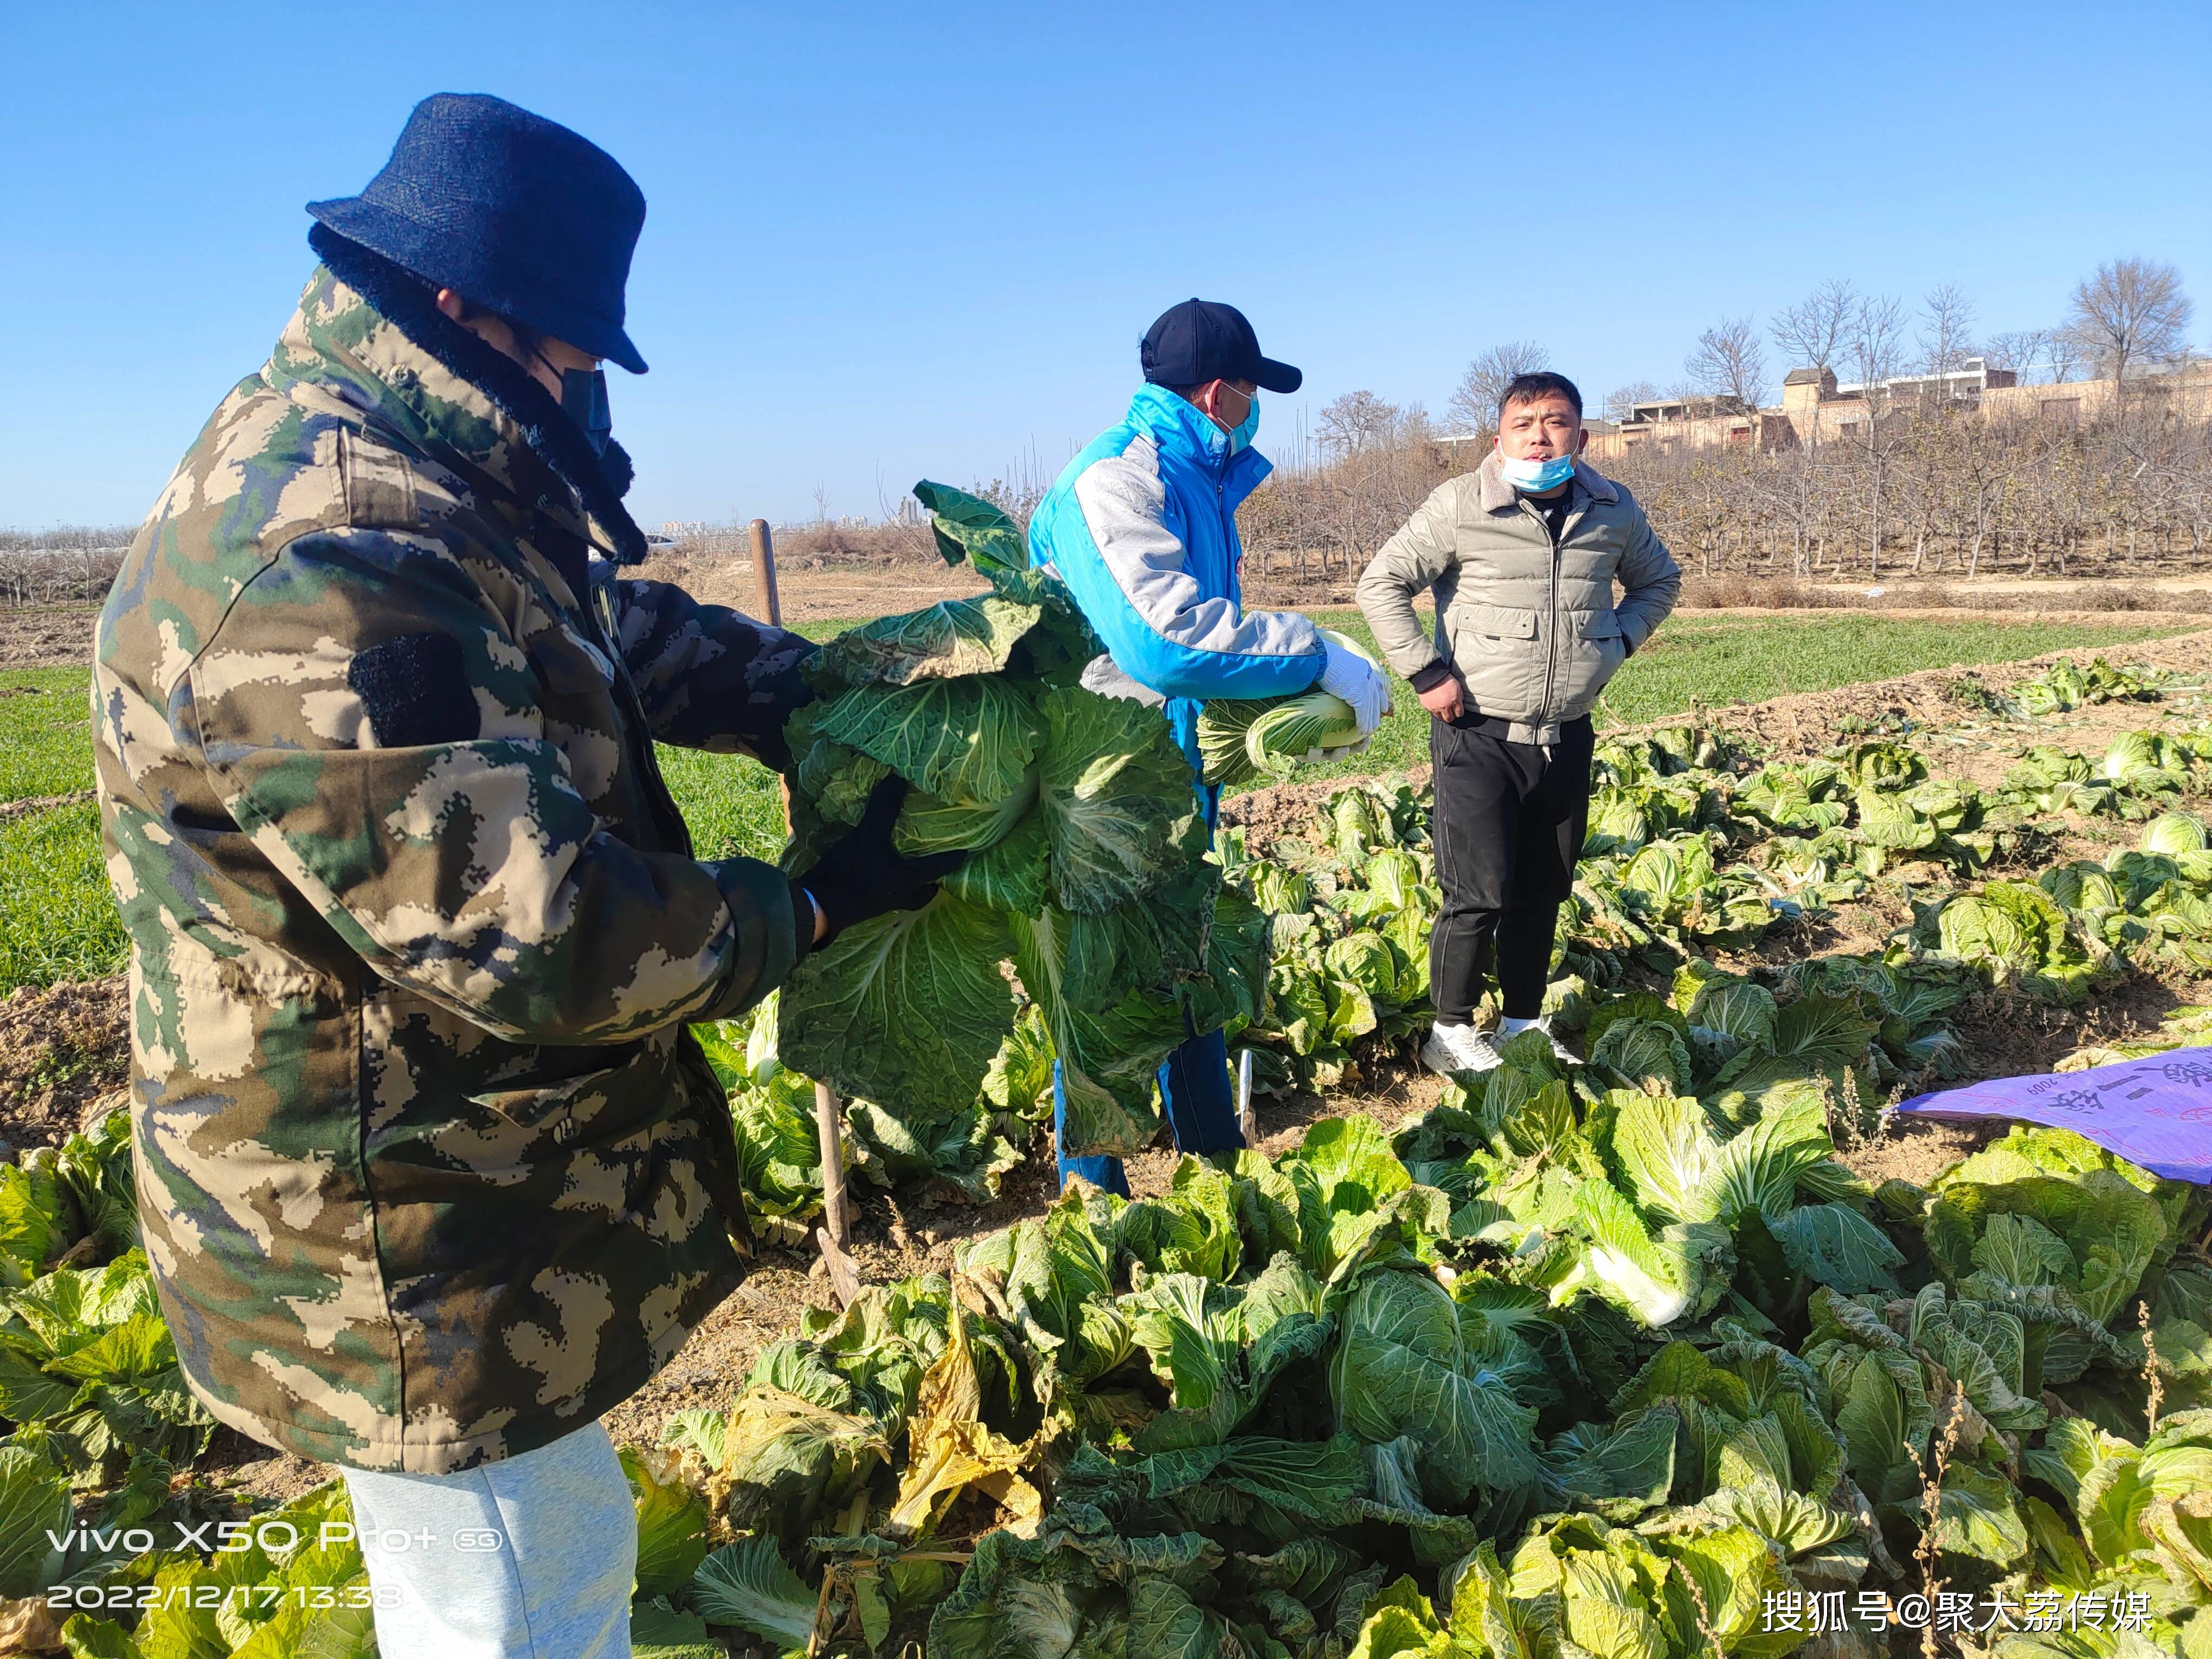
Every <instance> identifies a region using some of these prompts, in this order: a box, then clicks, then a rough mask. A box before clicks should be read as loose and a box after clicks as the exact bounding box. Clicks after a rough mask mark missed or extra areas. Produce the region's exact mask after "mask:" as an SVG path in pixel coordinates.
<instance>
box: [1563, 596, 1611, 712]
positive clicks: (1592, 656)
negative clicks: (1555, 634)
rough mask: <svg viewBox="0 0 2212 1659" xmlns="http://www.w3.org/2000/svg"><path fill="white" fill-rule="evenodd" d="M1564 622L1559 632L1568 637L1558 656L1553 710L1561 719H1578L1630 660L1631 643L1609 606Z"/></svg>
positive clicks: (1571, 615) (1578, 613) (1572, 616)
mask: <svg viewBox="0 0 2212 1659" xmlns="http://www.w3.org/2000/svg"><path fill="white" fill-rule="evenodd" d="M1563 621H1564V623H1565V625H1564V626H1563V627H1562V628H1561V629H1560V630H1559V631H1560V633H1561V634H1562V635H1564V636H1565V640H1563V641H1562V648H1561V650H1560V653H1559V695H1558V696H1557V698H1556V699H1555V702H1554V707H1555V708H1556V709H1557V711H1558V714H1559V718H1560V719H1561V720H1579V719H1580V718H1581V717H1582V716H1583V715H1584V714H1588V713H1589V711H1590V709H1591V708H1592V707H1593V706H1594V705H1595V703H1596V702H1597V699H1598V694H1599V693H1600V692H1601V691H1603V690H1605V688H1606V683H1607V681H1609V680H1610V679H1612V678H1613V676H1614V675H1615V674H1616V673H1618V672H1619V671H1620V665H1621V664H1622V663H1624V662H1626V660H1627V659H1628V641H1627V639H1626V637H1625V636H1624V635H1622V633H1621V631H1620V617H1618V616H1616V615H1614V613H1613V609H1612V607H1611V606H1609V605H1608V606H1607V607H1606V608H1605V609H1604V610H1601V611H1575V612H1572V613H1571V614H1570V615H1569V616H1567V617H1565V618H1564V619H1563ZM1566 641H1572V642H1571V644H1570V643H1566Z"/></svg>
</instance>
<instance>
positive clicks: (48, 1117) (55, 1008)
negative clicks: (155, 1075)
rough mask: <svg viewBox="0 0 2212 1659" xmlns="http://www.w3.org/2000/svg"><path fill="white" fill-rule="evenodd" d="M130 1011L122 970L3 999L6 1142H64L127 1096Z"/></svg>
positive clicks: (20, 1147) (1, 1104) (1, 1080)
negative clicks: (110, 976)
mask: <svg viewBox="0 0 2212 1659" xmlns="http://www.w3.org/2000/svg"><path fill="white" fill-rule="evenodd" d="M127 1017H128V1003H127V998H126V994H125V981H123V979H122V978H121V977H120V976H118V977H116V978H114V979H97V980H89V981H84V982H82V983H79V984H74V985H57V986H54V987H51V988H50V989H47V990H35V989H33V987H30V986H27V985H25V986H19V987H16V988H15V991H14V992H12V993H11V994H9V996H8V997H7V998H6V999H5V1000H0V1145H4V1146H8V1147H9V1148H11V1149H12V1150H13V1152H14V1153H21V1152H27V1151H29V1150H30V1149H31V1148H32V1147H34V1146H60V1145H61V1144H62V1142H63V1141H64V1140H66V1139H69V1137H70V1135H71V1134H73V1133H75V1132H76V1129H77V1127H79V1126H80V1125H81V1124H82V1122H84V1121H86V1119H87V1118H88V1117H90V1116H92V1115H94V1109H95V1108H97V1109H98V1110H100V1111H105V1110H106V1109H107V1108H108V1106H109V1105H110V1104H111V1103H113V1104H120V1103H122V1102H121V1097H120V1096H119V1095H118V1092H117V1091H119V1090H120V1089H122V1088H123V1086H124V1085H125V1084H126V1083H127V1082H128V1081H129V1080H130V1072H131V1034H130V1028H129V1027H128V1026H127V1025H126V1024H125V1019H126V1018H127ZM7 1161H9V1162H12V1161H13V1158H12V1157H10V1158H9V1159H8V1160H7Z"/></svg>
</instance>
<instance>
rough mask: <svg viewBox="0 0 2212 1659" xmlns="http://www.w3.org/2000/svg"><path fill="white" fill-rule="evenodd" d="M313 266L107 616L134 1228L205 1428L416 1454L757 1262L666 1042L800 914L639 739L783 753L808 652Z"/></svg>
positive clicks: (593, 473)
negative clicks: (661, 567) (206, 1411)
mask: <svg viewBox="0 0 2212 1659" xmlns="http://www.w3.org/2000/svg"><path fill="white" fill-rule="evenodd" d="M483 102H484V103H486V104H496V102H497V100H483ZM425 107H426V108H428V106H427V105H426V106H425ZM500 107H501V109H504V110H509V111H511V109H512V106H500ZM515 113H517V114H519V113H520V112H515ZM419 114H420V112H418V115H419ZM544 125H548V126H550V124H544ZM410 131H411V129H410ZM556 131H562V132H565V129H556ZM568 136H569V137H573V135H568ZM577 142H579V143H580V142H581V141H577ZM594 153H595V154H596V152H594ZM610 165H611V163H610ZM624 178H625V179H626V175H624ZM638 205H639V216H640V217H641V216H642V198H641V197H640V198H639V204H638ZM633 236H634V232H633ZM311 240H313V242H314V245H315V246H316V248H317V250H318V252H320V253H321V254H322V256H323V258H324V263H323V264H322V265H321V266H320V267H319V269H317V270H316V271H315V272H314V274H313V276H312V278H311V279H310V280H309V282H308V283H307V290H306V292H305V294H304V295H302V296H301V301H300V306H299V310H298V312H297V313H296V314H295V316H294V317H293V318H292V320H291V321H290V323H289V325H287V326H286V328H285V330H284V331H283V337H282V338H281V339H280V340H279V341H278V343H277V345H276V350H275V352H274V354H273V355H272V356H270V360H269V362H267V363H266V364H265V365H264V367H263V368H261V369H260V370H259V371H258V373H256V374H252V375H250V376H248V377H247V378H246V380H243V381H241V382H240V384H239V385H238V386H237V387H236V388H234V390H233V391H232V392H230V394H229V395H228V397H226V398H224V399H223V400H222V404H221V405H220V406H219V407H218V408H217V409H216V412H215V414H214V416H213V417H212V418H211V419H210V421H209V422H208V424H207V426H206V428H204V430H203V431H202V433H201V435H200V436H199V438H198V440H197V442H196V443H195V444H194V445H193V446H192V448H191V452H190V453H188V454H187V455H186V456H185V459H184V461H183V463H182V464H181V465H179V467H178V468H177V470H176V472H175V475H174V476H173V477H172V478H171V480H170V482H169V483H168V485H167V488H166V489H164V490H163V492H162V494H161V499H160V501H158V502H157V503H156V505H155V508H154V511H153V513H152V515H151V517H150V518H149V520H147V522H146V524H145V526H144V527H143V529H142V530H141V531H140V532H139V534H138V537H137V541H136V542H135V544H133V546H132V548H131V552H130V556H129V557H128V559H127V561H126V562H125V566H124V568H123V571H122V574H121V575H120V576H119V577H118V580H117V581H116V584H115V587H114V590H113V592H112V595H111V596H110V598H109V599H108V602H107V605H106V609H105V610H104V611H103V612H102V614H101V616H100V623H99V632H98V665H97V668H96V670H95V673H94V704H95V708H94V713H95V724H96V726H97V729H98V742H99V775H100V803H101V810H102V818H103V823H104V827H105V830H106V839H107V846H108V868H109V872H110V876H111V878H112V883H113V885H114V888H115V891H116V894H117V896H118V900H119V902H120V903H121V906H122V911H123V915H124V918H125V924H126V926H127V927H128V929H129V932H130V935H131V945H132V950H131V1032H132V1051H133V1060H134V1068H133V1069H134V1078H133V1083H134V1090H135V1097H136V1099H135V1126H136V1141H135V1145H136V1151H137V1173H138V1188H139V1208H140V1213H141V1217H142V1220H143V1232H144V1238H145V1243H146V1249H147V1251H148V1254H149V1257H150V1258H151V1261H152V1264H153V1270H154V1273H155V1279H156V1281H157V1283H158V1284H159V1286H160V1289H161V1302H162V1307H163V1310H164V1312H165V1313H166V1315H167V1317H168V1320H169V1322H170V1324H171V1326H172V1327H173V1329H174V1331H175V1334H176V1340H177V1349H178V1352H179V1358H180V1360H181V1363H182V1365H183V1369H184V1371H185V1376H186V1377H187V1378H188V1380H189V1381H190V1383H191V1386H192V1388H193V1389H194V1391H195V1392H196V1393H197V1395H199V1396H200V1397H201V1398H202V1399H203V1400H204V1401H206V1402H207V1404H208V1406H209V1407H210V1410H212V1411H213V1412H214V1413H215V1414H216V1417H217V1418H219V1419H221V1420H222V1421H223V1422H224V1423H226V1424H228V1425H231V1426H232V1427H234V1428H236V1429H238V1430H239V1431H241V1432H243V1433H245V1434H247V1435H250V1436H252V1437H253V1438H255V1439H257V1440H260V1441H263V1442H265V1443H269V1444H270V1445H273V1446H278V1447H282V1448H283V1449H287V1450H289V1451H293V1452H296V1453H299V1454H301V1455H305V1456H308V1457H312V1458H317V1459H323V1460H327V1461H331V1462H338V1463H341V1464H344V1465H348V1466H350V1467H351V1468H356V1469H362V1470H389V1471H399V1472H407V1473H422V1474H442V1473H445V1472H448V1471H453V1470H459V1469H463V1468H468V1467H470V1466H471V1465H474V1464H477V1463H479V1462H484V1461H486V1460H493V1459H500V1458H504V1457H511V1456H514V1455H519V1454H521V1453H524V1452H527V1451H530V1450H532V1449H535V1448H538V1447H541V1446H544V1445H546V1444H548V1443H551V1442H553V1441H555V1440H556V1439H558V1438H560V1437H562V1436H565V1435H567V1434H568V1433H569V1431H572V1430H575V1429H578V1428H580V1427H581V1426H583V1425H586V1424H589V1423H591V1422H592V1421H593V1420H594V1419H597V1418H598V1417H599V1415H600V1414H601V1413H604V1412H605V1411H606V1410H607V1409H608V1408H609V1407H611V1406H613V1405H614V1404H616V1403H617V1402H618V1401H621V1400H623V1398H624V1397H626V1396H627V1395H629V1394H631V1393H632V1392H634V1391H635V1389H637V1388H638V1387H639V1386H640V1385H641V1384H642V1383H644V1382H645V1381H646V1379H647V1377H648V1376H651V1375H652V1373H653V1371H654V1370H656V1369H657V1368H658V1367H659V1366H660V1365H662V1364H665V1363H666V1362H667V1361H668V1360H669V1359H670V1358H671V1357H672V1356H673V1355H674V1354H675V1352H676V1351H677V1350H678V1348H679V1347H680V1346H682V1345H683V1343H684V1339H685V1337H686V1336H687V1335H688V1334H689V1333H690V1330H691V1328H692V1327H693V1326H694V1325H695V1324H696V1322H698V1320H699V1319H700V1318H701V1317H702V1316H703V1315H704V1314H705V1313H706V1311H707V1310H709V1309H711V1308H712V1307H713V1306H714V1304H716V1303H717V1302H718V1301H719V1300H720V1298H721V1297H723V1296H724V1295H726V1293H727V1292H728V1291H729V1290H730V1289H731V1288H732V1285H734V1284H735V1283H736V1282H737V1280H738V1277H739V1272H738V1255H737V1250H736V1249H735V1248H733V1242H732V1237H731V1234H732V1233H736V1234H738V1235H739V1236H740V1237H742V1234H743V1229H744V1220H743V1215H744V1212H743V1206H742V1202H741V1200H740V1197H739V1194H738V1185H737V1178H736V1177H737V1169H736V1159H735V1148H734V1146H733V1144H732V1133H731V1127H730V1119H729V1114H728V1110H727V1107H726V1102H725V1100H724V1097H723V1091H722V1090H721V1089H720V1087H719V1086H718V1085H717V1084H716V1082H715V1079H714V1076H713V1074H712V1073H711V1072H710V1071H709V1069H708V1066H706V1064H705V1063H704V1060H703V1059H702V1055H701V1052H700V1049H699V1048H698V1046H697V1044H696V1042H693V1041H692V1040H691V1038H690V1036H689V1035H688V1033H687V1032H686V1030H685V1024H686V1022H690V1021H699V1020H714V1019H719V1018H724V1017H726V1016H728V1015H731V1014H734V1013H736V1012H738V1011H740V1010H742V1009H744V1008H746V1007H748V1006H750V1005H751V1004H753V1003H754V1002H755V1001H756V1000H758V999H759V998H760V997H761V996H762V995H763V994H765V993H766V992H767V991H769V989H771V988H772V987H775V984H776V983H777V982H778V981H780V980H781V979H782V978H783V976H784V975H786V974H787V973H788V972H789V971H790V969H791V968H792V966H793V963H794V962H795V961H796V960H797V959H798V958H799V956H800V955H801V954H802V953H803V952H804V951H805V949H806V948H807V936H809V935H812V934H814V933H816V931H817V930H816V929H815V928H813V927H809V926H807V921H808V907H807V904H806V902H805V899H806V896H805V895H804V894H799V895H797V898H796V902H795V899H794V888H793V885H792V884H787V881H786V878H784V876H783V875H781V874H780V873H779V872H777V871H776V870H775V869H774V868H773V867H771V866H768V865H766V864H763V863H759V862H757V861H755V860H750V859H744V858H723V859H706V860H699V859H695V857H694V856H693V848H692V846H691V842H690V837H689V836H688V835H687V833H686V831H685V827H684V820H683V819H682V817H680V816H679V815H678V811H677V809H676V806H675V804H674V802H673V801H672V800H671V798H670V795H669V793H668V790H667V788H666V787H665V785H664V783H663V782H662V780H661V777H660V775H659V771H658V770H657V769H656V767H655V764H654V759H653V744H654V742H655V741H659V742H661V743H667V744H682V745H685V746H688V747H691V748H697V749H704V750H714V751H717V752H720V753H726V754H750V755H752V756H755V757H758V758H760V759H762V760H763V761H765V762H767V763H769V764H770V765H772V766H779V767H780V766H781V765H783V764H784V763H786V761H787V755H786V752H785V750H784V746H783V741H782V738H781V729H782V726H783V723H784V720H785V718H786V716H787V714H789V713H790V712H791V710H792V709H793V708H794V707H796V706H797V705H798V704H799V702H802V701H803V700H804V699H805V697H806V696H808V695H809V694H808V693H807V691H806V690H805V687H804V685H803V684H802V682H801V679H800V678H799V669H800V666H801V664H802V662H803V660H804V659H805V654H806V653H807V652H808V651H809V650H810V649H811V647H809V646H808V645H807V644H806V642H805V641H803V640H801V639H799V638H798V637H797V636H795V635H790V634H787V633H784V632H781V631H780V630H778V629H773V628H768V627H763V626H762V625H760V624H758V623H754V622H751V621H750V620H748V619H747V618H745V617H742V616H740V615H738V614H737V613H736V612H734V611H729V610H726V609H722V608H720V607H718V606H714V605H702V604H698V603H696V602H694V601H693V600H692V599H690V598H688V597H686V596H685V595H684V593H682V592H679V591H678V590H677V589H675V588H673V587H671V586H667V585H665V584H663V583H659V582H653V581H641V580H625V579H623V578H622V577H620V576H619V574H617V562H626V561H627V560H628V559H629V558H630V557H631V556H635V555H638V554H641V553H642V551H643V538H642V536H641V534H640V533H639V532H638V531H637V530H636V528H635V526H634V525H633V524H632V523H631V522H630V520H629V518H628V516H627V515H626V514H625V513H623V509H622V507H621V503H620V501H619V499H618V495H617V491H616V489H615V488H614V487H613V486H612V484H611V482H610V479H609V475H614V476H616V477H620V476H621V475H623V474H626V472H627V465H626V463H623V462H622V461H621V460H620V459H619V455H618V452H612V453H610V455H609V458H608V461H607V462H606V463H605V465H601V464H599V458H598V457H597V456H596V455H594V454H593V453H591V451H590V450H589V449H588V448H586V447H585V446H584V443H583V442H582V440H581V435H580V432H579V431H578V429H577V428H575V426H574V422H568V421H567V420H565V418H564V416H563V414H562V404H561V403H559V402H557V401H556V399H554V398H552V397H550V396H549V395H548V394H547V393H546V392H544V390H543V389H542V387H540V386H538V385H537V384H535V383H533V382H532V381H531V380H530V379H529V376H528V375H527V374H526V373H525V372H524V370H523V369H522V368H519V367H518V366H517V363H516V362H514V361H513V360H511V359H510V358H509V357H507V356H503V355H502V354H501V352H499V351H496V350H495V349H492V348H491V347H490V346H489V345H486V344H485V343H483V340H482V339H480V338H479V337H477V335H476V334H473V333H471V332H470V331H468V330H466V329H465V328H463V327H461V326H459V325H456V324H454V323H453V322H451V321H449V320H448V319H447V317H446V316H441V314H439V311H438V308H437V306H436V305H435V304H434V302H433V299H432V290H431V289H428V288H427V287H424V286H422V285H421V284H419V283H415V282H413V281H412V280H410V278H409V276H408V275H407V273H406V272H404V271H402V270H399V269H398V267H396V266H394V265H392V264H389V263H388V262H386V261H385V260H384V259H382V258H378V257H376V256H374V255H371V254H369V253H368V252H366V251H365V250H364V249H362V247H360V246H356V245H354V244H352V243H350V242H349V241H348V240H345V239H344V238H342V237H339V236H337V235H334V234H331V232H330V231H329V230H328V229H327V228H324V227H321V226H319V227H317V228H316V230H315V231H314V232H313V234H312V236H311ZM624 257H625V260H626V258H627V250H626V249H625V250H624ZM625 343H626V342H625ZM637 367H640V368H641V367H642V364H641V363H640V364H638V365H637ZM602 554H605V555H608V557H602V556H600V555H602ZM894 810H895V809H894ZM884 837H885V850H886V851H887V849H888V824H887V823H886V824H885V826H884ZM826 864H827V860H825V866H826ZM816 897H817V903H816V905H815V907H814V908H815V909H816V910H817V911H819V912H822V913H823V914H824V915H826V914H827V911H828V906H827V903H826V902H824V901H823V900H822V896H821V895H819V894H817V895H816ZM894 902H901V901H899V900H896V899H884V900H883V901H882V902H877V903H875V905H874V908H875V909H882V908H890V904H892V903H894ZM854 919H856V917H855V916H854V915H851V914H848V915H845V916H842V917H837V918H833V919H832V920H834V921H835V922H836V925H842V924H843V923H844V922H846V921H850V920H854ZM624 1501H625V1503H626V1501H627V1500H626V1499H625V1500H624ZM624 1595H625V1597H626V1595H627V1591H626V1590H625V1591H624Z"/></svg>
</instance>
